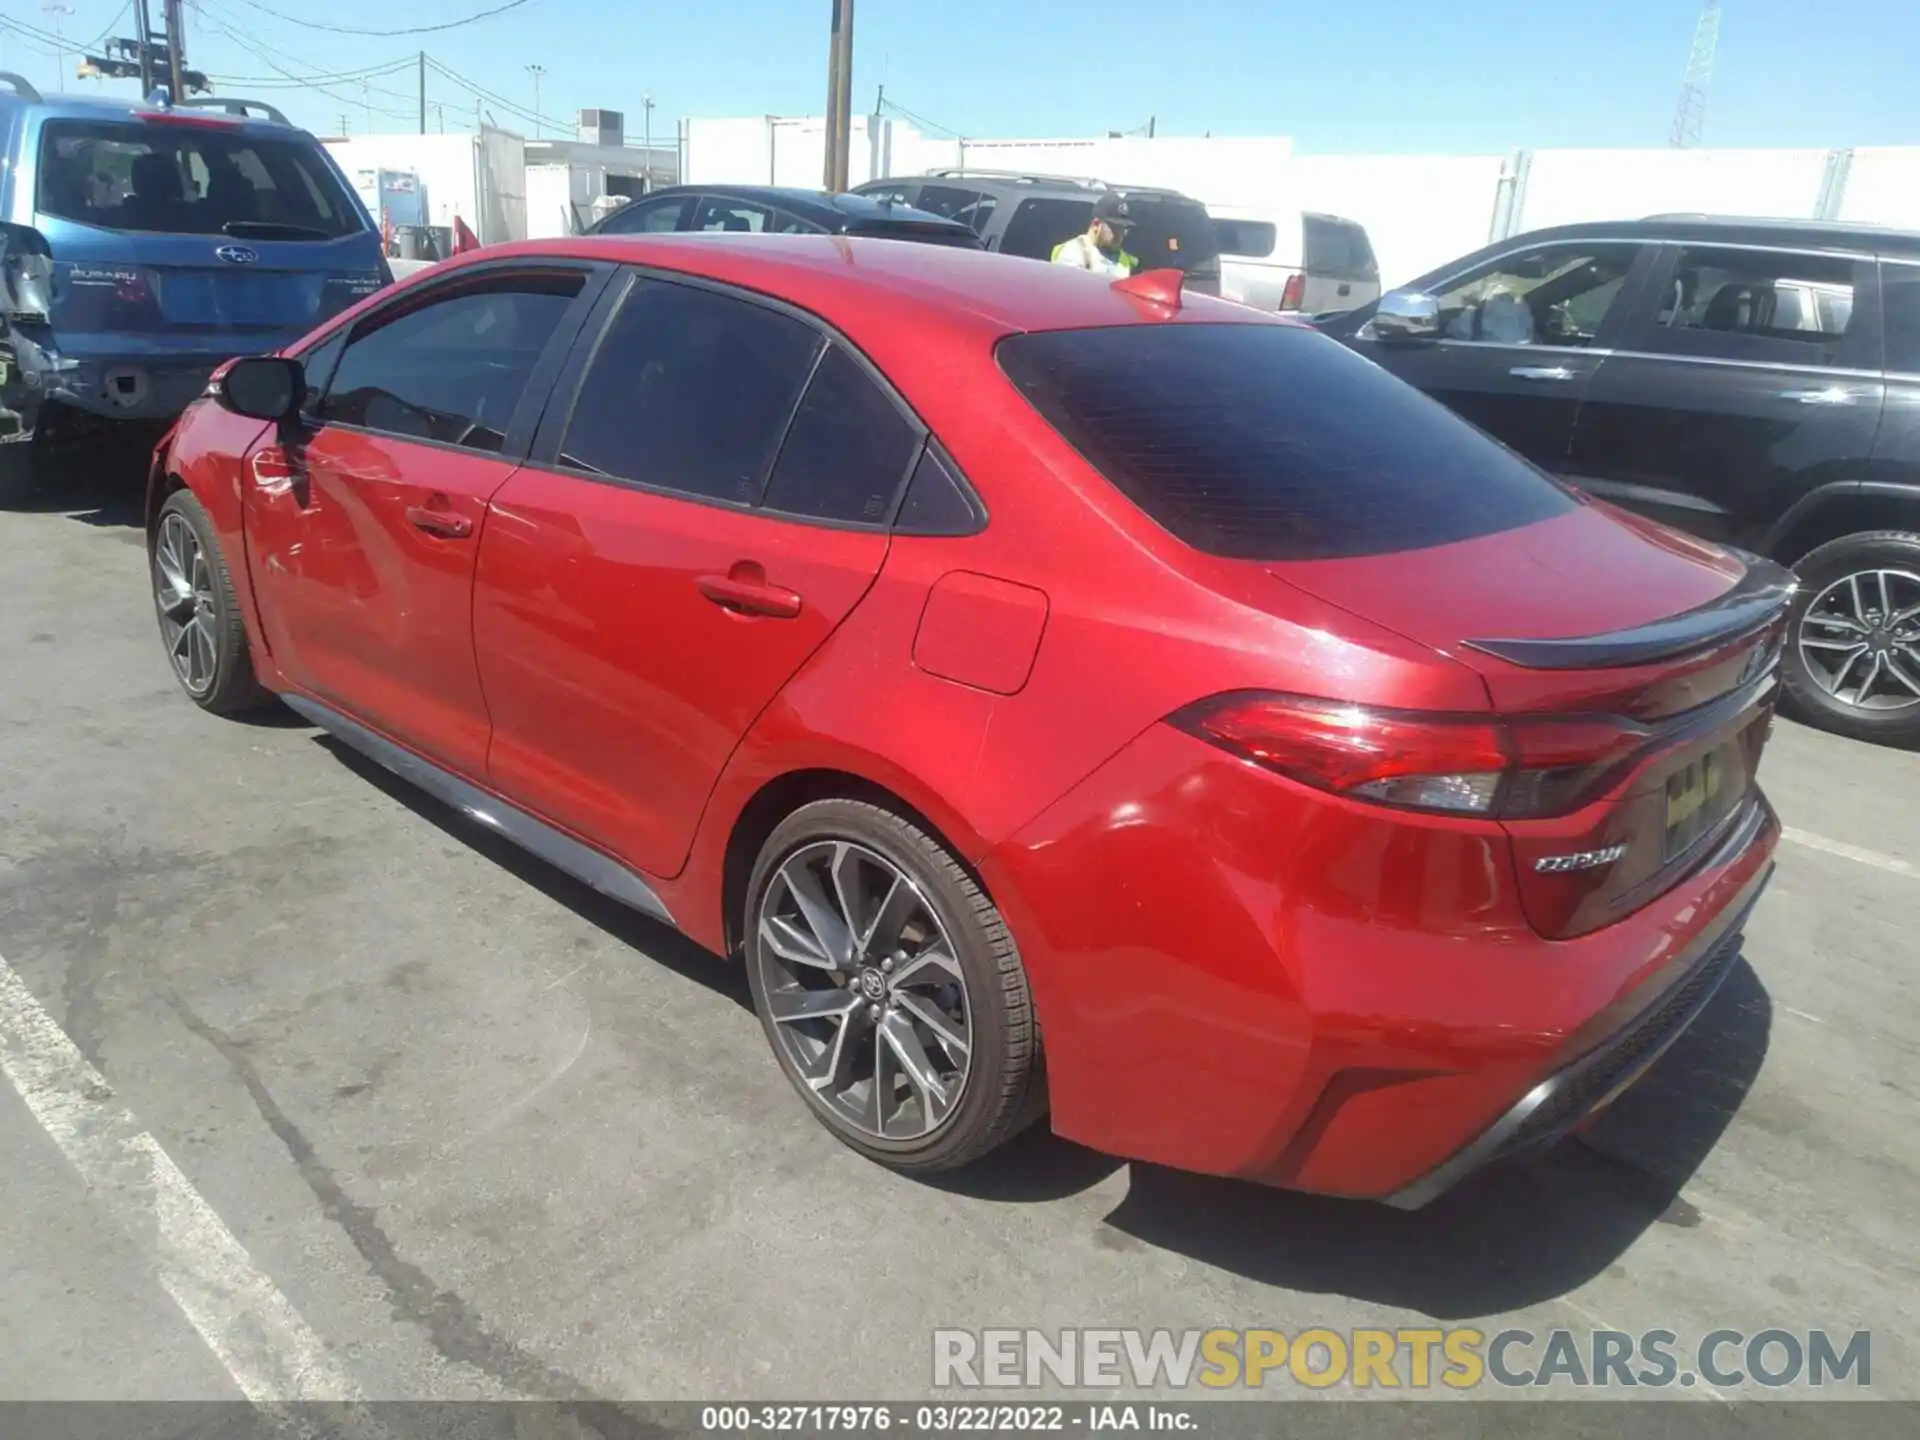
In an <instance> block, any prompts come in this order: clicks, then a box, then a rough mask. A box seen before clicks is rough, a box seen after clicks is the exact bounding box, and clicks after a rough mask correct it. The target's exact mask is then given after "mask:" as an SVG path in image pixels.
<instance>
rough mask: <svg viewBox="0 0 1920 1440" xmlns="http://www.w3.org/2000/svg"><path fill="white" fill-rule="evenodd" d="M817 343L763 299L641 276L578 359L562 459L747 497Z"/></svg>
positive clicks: (664, 484)
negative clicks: (590, 350) (595, 345)
mask: <svg viewBox="0 0 1920 1440" xmlns="http://www.w3.org/2000/svg"><path fill="white" fill-rule="evenodd" d="M820 343H821V342H820V337H819V335H818V333H816V332H815V331H814V330H813V329H812V327H810V326H807V325H803V324H802V323H801V322H800V321H798V320H795V319H793V318H792V317H790V316H787V315H781V314H779V313H777V312H775V311H773V310H769V309H767V308H766V307H765V306H763V305H755V304H751V303H749V302H748V301H745V300H734V299H731V298H729V297H728V296H725V295H717V294H715V293H714V292H713V291H711V290H700V289H695V288H694V287H692V286H690V285H674V284H668V283H666V282H664V281H659V282H656V281H645V280H643V281H641V282H639V283H638V284H636V285H635V286H634V287H633V289H632V290H631V291H630V292H628V294H627V297H626V299H625V301H623V302H622V304H621V306H620V310H619V313H618V314H616V315H615V316H614V317H613V323H612V324H611V325H609V326H608V328H607V333H606V335H605V336H604V337H603V338H602V339H601V341H600V346H599V349H598V350H597V351H596V352H595V354H594V357H593V362H592V364H591V365H589V366H588V367H587V373H586V376H585V377H584V379H583V380H582V381H581V385H580V394H579V398H578V399H577V400H576V401H575V403H574V407H573V416H572V418H571V419H570V420H569V421H568V423H567V433H566V438H565V439H564V440H563V441H562V442H561V447H560V448H561V454H560V459H561V463H562V464H566V465H571V466H573V467H575V468H576V469H580V470H587V471H591V472H593V473H594V474H598V475H612V476H616V477H618V478H620V479H623V480H635V481H638V482H640V483H641V484H644V485H657V486H660V487H661V488H663V489H667V490H679V491H683V492H685V493H687V494H691V495H705V496H709V497H712V498H714V499H718V500H728V501H732V502H734V503H735V504H740V505H751V504H752V503H754V501H756V500H758V499H759V497H760V488H761V486H762V485H763V484H764V483H765V481H766V477H767V467H768V466H769V465H771V464H772V463H773V455H774V451H775V449H777V448H778V446H779V444H780V437H781V434H782V433H783V432H784V431H785V430H786V428H787V419H788V417H789V416H791V415H792V414H793V406H794V402H795V401H796V400H798V399H799V398H800V387H801V386H803V385H805V384H806V382H807V375H808V372H809V371H811V370H812V368H813V357H814V355H815V354H816V353H817V352H818V350H819V348H820Z"/></svg>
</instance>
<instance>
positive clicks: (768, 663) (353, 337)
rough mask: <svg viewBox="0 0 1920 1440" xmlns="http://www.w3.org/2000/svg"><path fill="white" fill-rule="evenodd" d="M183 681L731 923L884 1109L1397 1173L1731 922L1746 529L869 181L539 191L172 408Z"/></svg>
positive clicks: (1691, 974) (1565, 1087) (1170, 1151)
mask: <svg viewBox="0 0 1920 1440" xmlns="http://www.w3.org/2000/svg"><path fill="white" fill-rule="evenodd" d="M148 513H149V517H150V522H149V533H150V536H151V546H152V558H153V565H152V574H153V582H154V588H155V593H156V598H157V602H158V608H159V615H160V626H161V631H162V634H163V636H164V639H165V643H166V647H167V652H168V654H169V655H170V657H171V658H172V662H173V666H174V670H175V672H176V674H177V675H178V676H179V678H180V682H181V684H182V685H183V686H184V687H185V688H186V691H187V693H188V694H189V695H190V696H191V697H192V698H193V699H194V700H195V701H196V702H197V703H198V704H200V705H201V706H203V707H204V708H206V709H208V710H212V711H216V712H229V711H234V710H238V709H240V708H242V707H244V706H248V705H252V704H256V703H259V702H260V701H262V700H264V699H265V698H267V695H268V693H269V692H271V693H272V694H276V695H278V696H279V697H280V698H281V699H283V700H284V701H285V702H286V703H287V704H288V705H290V706H292V707H293V708H294V709H295V710H296V711H298V712H299V713H300V714H301V715H303V716H305V717H307V718H308V719H310V720H312V721H313V722H314V723H315V724H317V725H319V726H321V727H323V728H324V729H326V730H327V731H329V732H331V733H332V734H333V735H334V736H336V737H338V738H339V739H340V740H341V741H343V742H345V743H346V744H347V745H349V746H352V747H354V748H356V749H358V750H361V751H363V752H365V753H366V754H367V755H370V756H372V757H373V758H374V759H376V760H378V761H379V762H381V763H382V764H384V765H386V766H388V767H390V768H391V769H392V770H394V771H396V772H397V773H399V774H400V775H402V776H404V777H406V778H407V779H409V780H411V781H414V782H416V783H417V784H419V785H420V786H422V787H423V788H425V789H426V790H428V791H431V792H432V793H434V794H435V795H437V796H439V797H440V798H442V799H443V800H445V801H447V802H448V803H450V804H452V805H454V806H456V807H458V808H459V809H461V810H463V811H466V812H468V813H469V814H471V815H473V816H474V817H476V818H478V819H479V820H481V821H483V822H484V823H485V824H487V825H489V826H491V827H493V828H494V829H496V830H498V831H499V832H501V833H503V834H505V835H507V836H509V837H510V838H512V839H514V840H516V841H518V842H519V843H521V844H522V845H524V846H526V847H527V848H528V849H529V850H531V851H533V852H534V853H536V854H538V855H540V856H542V857H544V858H545V859H547V860H549V861H551V862H552V863H554V864H555V865H558V866H560V867H562V868H564V869H566V870H569V871H571V872H573V873H574V874H576V875H578V876H580V877H581V878H583V879H584V880H586V881H587V882H588V883H589V884H591V885H593V886H595V887H597V888H598V889H600V890H603V891H605V892H606V893H608V894H610V895H614V896H617V897H619V898H620V899H622V900H625V901H627V902H628V903H630V904H632V905H634V906H635V907H637V908H639V909H641V910H644V911H646V912H648V913H650V914H652V915H655V916H657V917H659V918H660V919H661V920H663V921H665V922H666V923H668V924H671V925H674V926H677V927H678V928H679V929H681V930H683V931H684V932H686V933H687V934H688V935H690V936H692V937H693V938H694V939H696V940H698V941H700V942H701V943H702V944H704V945H706V946H708V947H710V948H711V949H713V950H715V951H717V952H719V953H721V954H723V955H726V956H729V957H735V958H738V959H739V960H740V961H742V962H743V963H744V964H745V965H746V967H747V971H748V974H749V976H750V978H751V984H752V990H753V996H754V1001H755V1004H756V1005H757V1006H758V1008H759V1013H760V1017H761V1020H762V1022H763V1024H764V1027H765V1030H766V1034H767V1038H768V1040H769V1042H770V1043H771V1045H772V1049H773V1053H774V1055H775V1056H776V1057H777V1058H778V1061H779V1064H780V1066H781V1068H782V1069H783V1070H784V1071H785V1072H786V1074H787V1077H788V1078H789V1079H790V1080H791V1081H792V1083H793V1086H794V1089H795V1090H796V1091H798V1092H799V1094H800V1095H801V1097H802V1098H803V1099H804V1100H805V1102H806V1103H807V1104H808V1105H809V1106H810V1107H812V1109H813V1112H814V1113H815V1115H817V1116H818V1117H819V1118H820V1120H822V1121H823V1122H824V1123H825V1124H826V1125H827V1127H828V1128H829V1129H831V1130H832V1131H833V1132H834V1133H835V1134H836V1135H838V1136H839V1137H840V1138H841V1139H842V1140H844V1141H846V1142H847V1143H848V1144H850V1145H852V1146H853V1147H855V1148H856V1149H858V1150H859V1151H861V1152H862V1153H864V1154H866V1155H869V1156H872V1157H873V1158H875V1159H878V1160H881V1161H884V1162H886V1163H888V1164H891V1165H896V1166H899V1167H901V1168H903V1169H918V1170H930V1169H935V1168H939V1167H945V1166H952V1165H957V1164H960V1163H962V1162H964V1161H966V1160H969V1159H971V1158H973V1157H975V1156H978V1155H980V1154H981V1153H982V1152H983V1151H986V1150H988V1149H990V1148H991V1147H993V1146H994V1145H997V1144H999V1143H1000V1142H1001V1141H1003V1140H1005V1139H1006V1138H1007V1137H1008V1136H1010V1135H1012V1134H1013V1133H1014V1132H1015V1131H1016V1130H1018V1129H1019V1128H1020V1127H1021V1126H1022V1125H1023V1124H1025V1123H1027V1122H1028V1121H1029V1120H1031V1119H1032V1118H1034V1117H1035V1116H1037V1115H1038V1114H1040V1113H1042V1112H1043V1111H1044V1110H1049V1109H1050V1111H1051V1116H1052V1124H1053V1127H1054V1129H1055V1130H1056V1131H1058V1132H1059V1133H1060V1134H1062V1135H1066V1136H1070V1137H1072V1138H1073V1139H1075V1140H1079V1141H1082V1142H1084V1143H1086V1144H1088V1145H1092V1146H1096V1147H1098V1148H1100V1149H1103V1150H1108V1151H1113V1152H1116V1153H1118V1154H1122V1155H1128V1156H1134V1157H1140V1158H1144V1159H1148V1160H1154V1161H1159V1162H1162V1163H1165V1164H1169V1165H1175V1166H1182V1167H1186V1168H1190V1169H1194V1170H1203V1171H1211V1172H1216V1173H1220V1174H1228V1175H1240V1176H1246V1177H1250V1178H1253V1179H1258V1180H1263V1181H1267V1182H1270V1183H1274V1184H1278V1185H1285V1186H1292V1187H1298V1188H1301V1189H1307V1190H1315V1191H1322V1192H1327V1193H1332V1194H1339V1195H1351V1196H1367V1197H1377V1198H1383V1199H1388V1200H1391V1201H1393V1202H1395V1203H1397V1204H1402V1205H1417V1204H1420V1203H1423V1202H1425V1201H1426V1200H1428V1199H1430V1198H1432V1197H1433V1196H1435V1195H1437V1194H1439V1193H1440V1192H1441V1191H1443V1190H1445V1189H1446V1188H1447V1187H1448V1186H1449V1185H1451V1184H1452V1183H1453V1182H1454V1181H1455V1180H1457V1179H1458V1178H1459V1177H1460V1176H1461V1175H1463V1174H1465V1173H1466V1172H1467V1171H1469V1170H1471V1169H1473V1168H1474V1167H1476V1166H1478V1165H1480V1164H1482V1163H1484V1162H1485V1161H1487V1160H1490V1159H1493V1158H1495V1157H1501V1156H1506V1155H1510V1154H1514V1153H1517V1152H1521V1151H1526V1150H1531V1149H1534V1148H1537V1147H1539V1146H1541V1145H1543V1144H1546V1143H1549V1142H1551V1141H1552V1140H1554V1139H1556V1138H1557V1137H1559V1136H1560V1135H1562V1134H1564V1133H1565V1132H1566V1131H1568V1130H1569V1129H1570V1128H1572V1127H1573V1126H1575V1125H1577V1124H1578V1123H1579V1122H1580V1121H1581V1120H1582V1119H1583V1118H1585V1117H1586V1116H1587V1115H1589V1114H1590V1113H1591V1112H1592V1111H1594V1110H1595V1109H1596V1108H1597V1107H1598V1106H1600V1105H1603V1104H1605V1103H1606V1102H1607V1101H1608V1100H1610V1099H1611V1098H1612V1097H1613V1096H1614V1095H1615V1094H1617V1093H1618V1092H1619V1090H1620V1089H1621V1088H1622V1087H1623V1086H1624V1085H1626V1084H1627V1083H1628V1082H1630V1081H1631V1080H1632V1079H1634V1078H1635V1077H1636V1076H1637V1075H1639V1074H1640V1073H1641V1072H1642V1071H1643V1070H1644V1069H1645V1068H1646V1067H1647V1066H1648V1065H1649V1064H1650V1063H1651V1062H1652V1061H1653V1059H1654V1058H1655V1057H1656V1056H1657V1055H1658V1054H1659V1053H1660V1052H1661V1051H1662V1050H1663V1049H1664V1048H1665V1047H1666V1046H1667V1045H1668V1044H1670V1043H1671V1042H1672V1041H1673V1040H1674V1039H1675V1037H1676V1036H1678V1035H1679V1034H1680V1033H1681V1031H1683V1030H1684V1029H1685V1028H1686V1026H1687V1025H1688V1024H1689V1023H1690V1022H1691V1021H1692V1020H1693V1019H1694V1017H1695V1016H1696V1015H1697V1014H1698V1013H1699V1012H1700V1010H1701V1008H1702V1007H1703V1006H1704V1005H1705V1004H1706V1002H1707V1001H1708V1000H1709V999H1710V998H1711V996H1712V995H1713V993H1714V991H1715V989H1716V987H1717V986H1718V985H1719V984H1720V982H1721V980H1722V979H1723V978H1724V977H1725V975H1726V974H1727V972H1728V970H1729V968H1730V967H1731V966H1732V965H1733V963H1734V961H1735V958H1736V955H1737V950H1738V940H1739V934H1740V929H1741V926H1742V924H1743V922H1744V921H1745V919H1746V917H1747V914H1748V912H1749V910H1750V909H1751V907H1752V906H1753V903H1754V901H1755V899H1756V897H1757V896H1758V895H1759V893H1760V889H1761V887H1762V885H1763V884H1764V883H1765V881H1766V878H1767V875H1768V873H1769V871H1770V869H1771V856H1772V852H1773V848H1774V845H1775V841H1776V837H1777V835H1778V824H1777V822H1776V820H1775V819H1774V817H1773V814H1772V812H1771V810H1770V809H1769V807H1768V805H1767V802H1766V800H1765V799H1764V798H1763V797H1762V795H1761V793H1760V791H1759V789H1758V788H1757V787H1756V785H1755V783H1754V770H1755V766H1756V764H1757V762H1758V761H1759V758H1760V752H1761V748H1762V745H1763V744H1764V742H1765V740H1766V736H1767V732H1768V727H1769V725H1770V723H1771V712H1772V704H1773V698H1774V693H1775V688H1776V683H1777V682H1776V665H1777V655H1778V646H1779V625H1780V616H1781V613H1782V607H1783V604H1784V602H1785V599H1786V596H1787V590H1788V582H1787V580H1786V577H1785V576H1784V574H1783V573H1782V572H1780V571H1777V570H1775V569H1773V568H1772V567H1771V566H1768V565H1767V564H1765V562H1762V561H1758V560H1754V559H1752V558H1750V557H1746V556H1742V555H1738V554H1735V553H1733V552H1730V551H1727V550H1723V549H1720V548H1717V547H1715V546H1712V545H1707V544H1704V543H1701V542H1698V541H1693V540H1688V539H1685V538H1682V537H1681V536H1678V535H1675V534H1672V533H1670V532H1668V531H1665V530H1661V529H1659V528H1657V527H1653V526H1650V525H1648V524H1645V523H1643V522H1640V521H1637V520H1633V519H1630V518H1628V517H1626V516H1624V515H1622V514H1620V513H1618V512H1615V511H1613V510H1610V509H1608V508H1606V507H1604V506H1601V505H1598V504H1595V503H1593V502H1590V501H1588V500H1585V499H1583V498H1581V497H1580V496H1578V495H1576V494H1573V493H1570V492H1569V491H1567V490H1565V489H1563V488H1562V487H1561V486H1559V485H1558V484H1556V483H1554V482H1553V481H1551V480H1549V479H1547V478H1546V477H1545V476H1543V475H1542V474H1541V473H1540V472H1538V471H1537V470H1535V469H1533V468H1532V467H1531V466H1529V465H1528V464H1526V463H1525V462H1523V461H1521V460H1519V459H1518V458H1516V457H1515V456H1514V455H1512V454H1510V453H1509V452H1508V451H1506V450H1504V449H1502V448H1501V447H1500V446H1498V445H1496V444H1494V443H1493V442H1492V441H1490V440H1488V439H1486V438H1485V437H1484V436H1482V435H1481V434H1480V433H1479V432H1478V431H1476V430H1474V429H1472V428H1470V427H1469V426H1468V425H1467V424H1465V423H1464V422H1462V421H1460V420H1458V419H1456V418H1454V417H1453V416H1452V415H1451V414H1449V413H1448V412H1447V411H1446V410H1444V409H1443V408H1441V407H1440V406H1439V405H1437V404H1435V403H1433V402H1432V401H1430V400H1427V399H1425V398H1424V397H1422V396H1421V395H1419V394H1418V393H1416V392H1415V391H1414V390H1412V389H1410V388H1408V387H1407V386H1404V385H1402V384H1401V383H1400V382H1399V381H1397V380H1394V379H1392V378H1391V377H1389V376H1388V375H1386V374H1385V373H1384V372H1383V371H1381V370H1379V369H1377V368H1375V367H1374V366H1373V365H1371V364H1369V363H1368V362H1367V361H1365V360H1363V359H1360V358H1359V357H1357V356H1356V355H1354V354H1353V353H1352V352H1351V351H1349V350H1347V349H1345V348H1344V347H1342V346H1340V345H1339V344H1336V343H1335V342H1334V341H1332V340H1328V339H1325V338H1323V337H1322V336H1320V335H1318V334H1316V333H1314V332H1313V331H1312V330H1310V329H1307V328H1304V327H1301V326H1296V325H1291V324H1287V323H1283V322H1281V321H1278V320H1276V319H1273V318H1271V317H1267V316H1263V315H1259V314H1256V313H1255V312H1253V311H1251V310H1248V309H1243V308H1240V307H1237V306H1233V305H1229V304H1224V303H1220V302H1217V301H1211V300H1208V299H1205V298H1204V297H1197V296H1195V297H1185V298H1183V297H1182V296H1181V295H1180V294H1179V291H1178V289H1177V277H1170V276H1166V275H1149V276H1143V277H1137V278H1136V279H1134V280H1131V281H1123V282H1120V283H1117V284H1109V283H1108V282H1106V281H1104V280H1101V279H1098V278H1096V277H1094V276H1091V275H1086V274H1082V273H1077V272H1071V271H1066V270H1063V269H1059V268H1057V267H1049V266H1043V265H1034V264H1031V263H1030V262H1026V261H1022V260H1016V259H1007V258H1005V257H1002V256H997V255H989V254H980V253H973V252H966V251H956V250H946V249H939V248H935V247H931V246H919V245H911V244H903V243H899V242H895V241H885V240H878V241H876V240H867V241H861V240H851V241H849V240H841V239H831V238H826V237H801V236H794V237H769V236H730V235H711V236H662V237H657V238H654V237H648V238H634V239H605V240H578V241H564V240H556V241H543V242H538V243H532V244H521V245H508V246H500V247H495V248H492V249H488V250H485V251H482V252H480V253H479V254H478V255H476V256H474V257H472V258H471V259H469V260H467V261H464V262H455V263H451V264H446V265H440V266H436V267H434V268H433V269H432V270H430V271H428V272H426V273H424V274H423V275H421V276H419V277H418V278H416V279H415V280H413V281H411V282H409V283H407V284H405V285H402V286H400V287H398V288H395V289H390V290H387V291H385V292H383V293H382V294H380V295H379V296H377V297H375V298H373V299H371V300H369V301H368V302H366V303H364V304H362V305H361V306H360V307H358V308H357V309H355V310H353V311H351V312H349V313H347V314H346V315H344V316H342V317H340V318H339V319H338V320H336V321H334V322H332V323H330V324H329V325H327V326H326V327H324V328H323V329H321V330H319V331H317V332H315V333H314V334H313V335H312V336H311V337H309V338H308V339H307V340H306V341H305V342H303V343H302V344H301V345H299V346H297V347H295V348H294V350H292V351H291V352H289V354H288V355H287V356H285V357H277V358H265V359H251V360H242V361H239V362H237V363H235V364H234V365H232V366H231V367H229V368H228V369H227V370H226V371H225V372H224V374H223V375H221V376H220V377H218V378H217V379H216V382H215V384H214V386H213V387H212V388H211V390H210V393H209V396H208V398H206V399H204V400H202V401H201V402H199V403H198V404H196V405H195V406H194V407H193V408H192V409H191V410H190V411H189V412H188V413H187V415H186V416H185V418H184V419H183V420H182V421H181V423H180V425H179V426H178V428H177V429H176V430H175V432H174V433H173V434H172V435H171V436H170V437H169V439H168V440H167V441H166V442H164V443H163V444H162V446H161V448H160V450H159V451H158V452H157V455H156V460H155V465H154V470H153V475H152V485H151V496H150V504H149V510H148Z"/></svg>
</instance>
